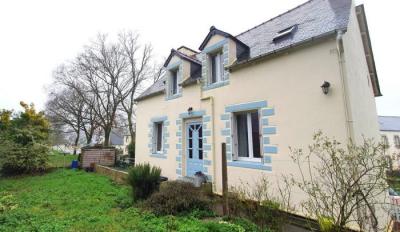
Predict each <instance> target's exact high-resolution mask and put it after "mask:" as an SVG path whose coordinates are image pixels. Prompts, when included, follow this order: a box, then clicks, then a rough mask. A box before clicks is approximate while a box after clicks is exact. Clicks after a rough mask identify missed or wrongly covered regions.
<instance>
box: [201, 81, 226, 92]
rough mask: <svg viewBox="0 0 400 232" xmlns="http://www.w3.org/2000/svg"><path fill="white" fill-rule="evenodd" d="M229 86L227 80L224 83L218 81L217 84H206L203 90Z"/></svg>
mask: <svg viewBox="0 0 400 232" xmlns="http://www.w3.org/2000/svg"><path fill="white" fill-rule="evenodd" d="M228 84H229V80H225V81H220V82H217V83H213V84H208V85H206V86H204V87H203V90H210V89H215V88H219V87H222V86H225V85H228Z"/></svg>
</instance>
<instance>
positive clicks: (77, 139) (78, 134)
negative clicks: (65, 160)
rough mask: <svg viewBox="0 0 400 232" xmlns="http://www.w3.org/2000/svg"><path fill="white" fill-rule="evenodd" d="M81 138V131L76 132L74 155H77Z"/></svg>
mask: <svg viewBox="0 0 400 232" xmlns="http://www.w3.org/2000/svg"><path fill="white" fill-rule="evenodd" d="M79 136H80V133H79V130H78V131H77V132H76V138H75V142H74V155H76V147H77V146H78V143H79Z"/></svg>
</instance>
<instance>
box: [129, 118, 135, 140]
mask: <svg viewBox="0 0 400 232" xmlns="http://www.w3.org/2000/svg"><path fill="white" fill-rule="evenodd" d="M128 128H129V134H130V136H131V143H133V142H134V141H135V140H134V139H135V131H134V130H133V123H132V113H128Z"/></svg>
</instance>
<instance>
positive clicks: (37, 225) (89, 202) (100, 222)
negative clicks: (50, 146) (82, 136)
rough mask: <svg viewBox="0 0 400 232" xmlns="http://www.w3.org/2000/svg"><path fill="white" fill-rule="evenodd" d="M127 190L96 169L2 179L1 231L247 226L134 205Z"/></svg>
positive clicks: (207, 229) (184, 228) (61, 170)
mask: <svg viewBox="0 0 400 232" xmlns="http://www.w3.org/2000/svg"><path fill="white" fill-rule="evenodd" d="M129 196H130V195H129V189H128V187H126V186H121V185H116V184H114V183H113V182H111V181H110V180H109V179H108V178H107V177H105V176H100V175H98V174H95V173H86V172H83V171H73V170H67V169H58V170H56V171H54V172H51V173H48V174H46V175H43V176H33V177H17V178H5V179H0V231H5V232H6V231H12V232H17V231H155V232H156V231H199V232H202V231H204V232H205V231H221V232H222V231H244V230H243V228H242V227H240V226H239V225H236V224H231V223H219V222H217V221H202V220H200V219H196V218H194V217H189V216H188V217H173V216H165V217H157V216H155V215H154V214H152V213H149V212H141V211H140V210H139V209H137V208H134V207H130V206H131V203H130V197H129Z"/></svg>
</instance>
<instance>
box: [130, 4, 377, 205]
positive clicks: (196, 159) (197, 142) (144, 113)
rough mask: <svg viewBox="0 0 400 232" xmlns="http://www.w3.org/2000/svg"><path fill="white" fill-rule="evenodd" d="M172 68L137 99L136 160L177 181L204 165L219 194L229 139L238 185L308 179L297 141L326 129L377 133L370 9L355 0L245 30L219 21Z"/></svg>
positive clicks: (232, 180)
mask: <svg viewBox="0 0 400 232" xmlns="http://www.w3.org/2000/svg"><path fill="white" fill-rule="evenodd" d="M183 31H184V28H183ZM164 67H165V70H166V74H165V75H164V77H163V78H162V79H161V80H159V81H158V82H156V83H155V84H154V85H153V86H151V87H150V88H149V89H147V90H146V91H145V92H144V93H143V94H142V95H141V96H139V97H138V99H137V101H138V104H137V118H136V119H137V121H136V130H137V136H136V161H137V163H143V162H149V163H151V164H152V165H155V166H159V167H161V169H162V175H164V176H167V177H168V178H169V179H172V180H173V179H177V178H179V177H182V176H193V175H194V174H195V173H196V172H198V171H201V172H203V173H205V174H206V175H207V176H208V180H209V181H210V182H212V183H213V190H214V192H216V193H221V191H222V174H221V173H222V160H221V144H222V143H226V151H227V165H228V183H229V185H231V186H232V185H239V184H241V183H242V181H245V182H249V183H252V182H253V181H255V180H257V178H260V177H262V176H263V175H266V176H267V177H268V178H270V179H271V181H272V182H273V181H274V180H275V179H276V178H279V177H280V176H282V175H290V174H293V176H300V175H299V173H298V169H297V167H296V165H295V163H294V162H292V160H291V158H290V156H289V153H290V151H289V147H296V148H307V146H308V145H309V144H311V143H312V136H313V134H314V133H315V132H317V131H318V130H322V131H323V132H324V133H325V134H326V135H328V136H330V137H335V138H336V139H338V140H340V141H343V142H345V141H346V140H347V139H349V138H351V139H353V141H356V142H361V141H362V139H363V136H366V137H369V138H374V139H376V140H377V139H379V125H378V119H377V114H376V106H375V97H376V96H381V93H380V89H379V83H378V78H377V74H376V70H375V65H374V59H373V53H372V48H371V43H370V39H369V34H368V28H367V22H366V18H365V13H364V7H363V6H362V5H360V6H357V7H355V6H354V5H353V4H352V1H351V0H311V1H308V2H306V3H304V4H302V5H300V6H298V7H296V8H294V9H292V10H290V11H288V12H286V13H284V14H281V15H279V16H277V17H275V18H273V19H270V20H268V21H266V22H264V23H262V24H260V25H257V26H255V27H253V28H251V29H249V30H247V31H245V32H243V33H241V34H239V35H237V36H233V35H231V34H229V33H227V32H224V31H222V30H219V29H217V28H215V27H211V28H210V31H209V33H208V34H207V35H206V37H205V39H204V41H203V42H202V43H201V45H200V47H199V51H195V50H193V49H190V48H187V47H184V46H182V47H180V48H178V49H177V50H174V49H173V50H172V51H171V54H170V55H169V57H168V59H167V60H166V62H165V64H164ZM321 85H322V86H323V87H324V88H322V89H323V90H324V92H323V91H322V89H321ZM293 195H294V199H293V200H294V201H295V203H299V201H300V200H302V199H304V198H305V196H304V195H302V193H301V191H298V192H295V193H293Z"/></svg>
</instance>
